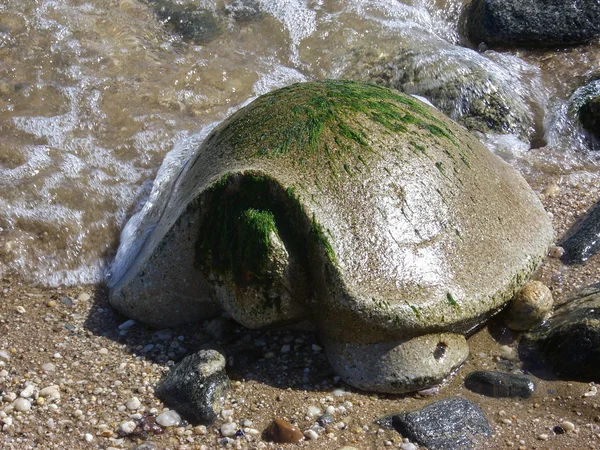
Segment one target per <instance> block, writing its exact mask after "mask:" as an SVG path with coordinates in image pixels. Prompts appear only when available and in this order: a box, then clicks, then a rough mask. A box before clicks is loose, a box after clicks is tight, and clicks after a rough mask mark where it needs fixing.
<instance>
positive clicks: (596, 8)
mask: <svg viewBox="0 0 600 450" xmlns="http://www.w3.org/2000/svg"><path fill="white" fill-rule="evenodd" d="M459 29H460V32H461V34H462V35H463V36H464V37H466V38H467V39H468V40H469V41H470V42H471V44H472V45H473V46H475V47H476V46H477V45H478V44H479V43H480V42H485V44H486V45H487V46H488V47H512V46H526V47H555V46H559V45H574V44H582V43H586V42H590V41H592V40H594V39H596V38H597V37H599V36H600V2H598V0H572V1H565V0H472V1H471V3H469V4H468V5H467V6H466V7H465V9H464V10H463V12H462V15H461V18H460V22H459Z"/></svg>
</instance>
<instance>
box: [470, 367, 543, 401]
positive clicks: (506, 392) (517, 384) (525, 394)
mask: <svg viewBox="0 0 600 450" xmlns="http://www.w3.org/2000/svg"><path fill="white" fill-rule="evenodd" d="M465 387H466V388H467V389H469V390H470V391H473V392H477V393H478V394H481V395H486V396H488V397H520V398H529V397H531V395H532V394H533V393H534V392H535V383H534V382H533V380H532V379H531V378H529V377H527V376H525V375H517V374H512V373H504V372H489V371H477V372H471V373H470V374H469V375H467V377H466V378H465Z"/></svg>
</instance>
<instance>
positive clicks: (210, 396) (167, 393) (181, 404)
mask: <svg viewBox="0 0 600 450" xmlns="http://www.w3.org/2000/svg"><path fill="white" fill-rule="evenodd" d="M228 390H229V378H227V375H226V374H225V357H224V356H223V355H221V354H220V353H219V352H217V351H215V350H200V351H199V352H197V353H195V354H193V355H190V356H187V357H186V358H184V359H183V360H182V361H181V362H180V363H179V364H178V365H177V366H176V367H175V368H173V369H172V370H171V371H170V372H169V374H168V375H167V376H166V377H165V378H164V379H163V380H162V381H161V382H160V383H159V385H158V386H157V387H156V396H157V397H158V398H160V399H161V400H162V401H163V402H165V404H167V405H168V406H169V407H171V408H174V409H175V410H177V412H179V413H181V414H183V415H184V416H185V417H187V418H189V419H190V420H192V421H193V422H195V423H200V424H204V425H209V424H211V423H213V422H214V421H215V420H216V419H217V416H218V414H219V413H220V412H221V409H222V408H223V402H224V401H225V394H226V393H227V391H228Z"/></svg>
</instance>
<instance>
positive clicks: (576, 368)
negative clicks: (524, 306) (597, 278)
mask: <svg viewBox="0 0 600 450" xmlns="http://www.w3.org/2000/svg"><path fill="white" fill-rule="evenodd" d="M519 354H520V356H521V357H522V358H523V359H525V360H526V361H529V363H530V364H532V365H536V364H543V365H545V366H546V367H548V368H549V369H551V370H552V371H554V372H555V373H556V374H558V375H559V376H560V377H561V378H564V379H572V380H581V381H596V382H597V381H600V284H596V285H592V286H589V287H587V288H585V289H582V290H580V291H578V292H575V293H574V294H573V295H572V296H571V297H570V299H569V300H568V302H567V303H565V304H564V305H562V306H561V307H560V308H559V309H558V311H556V312H555V314H554V315H553V316H552V317H551V318H550V319H548V320H547V321H546V322H545V323H544V324H542V325H540V326H539V327H536V328H534V329H533V330H531V331H530V332H529V333H527V334H525V335H524V336H523V338H522V340H521V342H520V345H519Z"/></svg>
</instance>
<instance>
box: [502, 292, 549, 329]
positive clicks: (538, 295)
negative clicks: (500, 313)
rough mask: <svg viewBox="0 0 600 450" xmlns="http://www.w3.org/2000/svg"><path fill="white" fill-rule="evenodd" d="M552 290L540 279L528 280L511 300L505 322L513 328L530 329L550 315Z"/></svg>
mask: <svg viewBox="0 0 600 450" xmlns="http://www.w3.org/2000/svg"><path fill="white" fill-rule="evenodd" d="M553 304H554V302H553V300H552V292H551V291H550V289H548V287H547V286H546V285H544V284H543V283H540V282H539V281H530V282H528V283H527V284H526V285H525V286H524V287H523V289H521V290H520V291H519V292H518V293H517V295H515V296H514V297H513V299H512V300H511V301H510V303H509V305H508V307H507V308H506V311H505V317H504V323H505V324H506V326H507V327H508V328H511V329H513V330H520V331H523V330H529V329H531V328H533V327H534V326H536V325H537V324H539V323H540V322H542V321H543V320H544V319H545V318H546V317H548V316H549V315H550V312H551V311H552V306H553Z"/></svg>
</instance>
